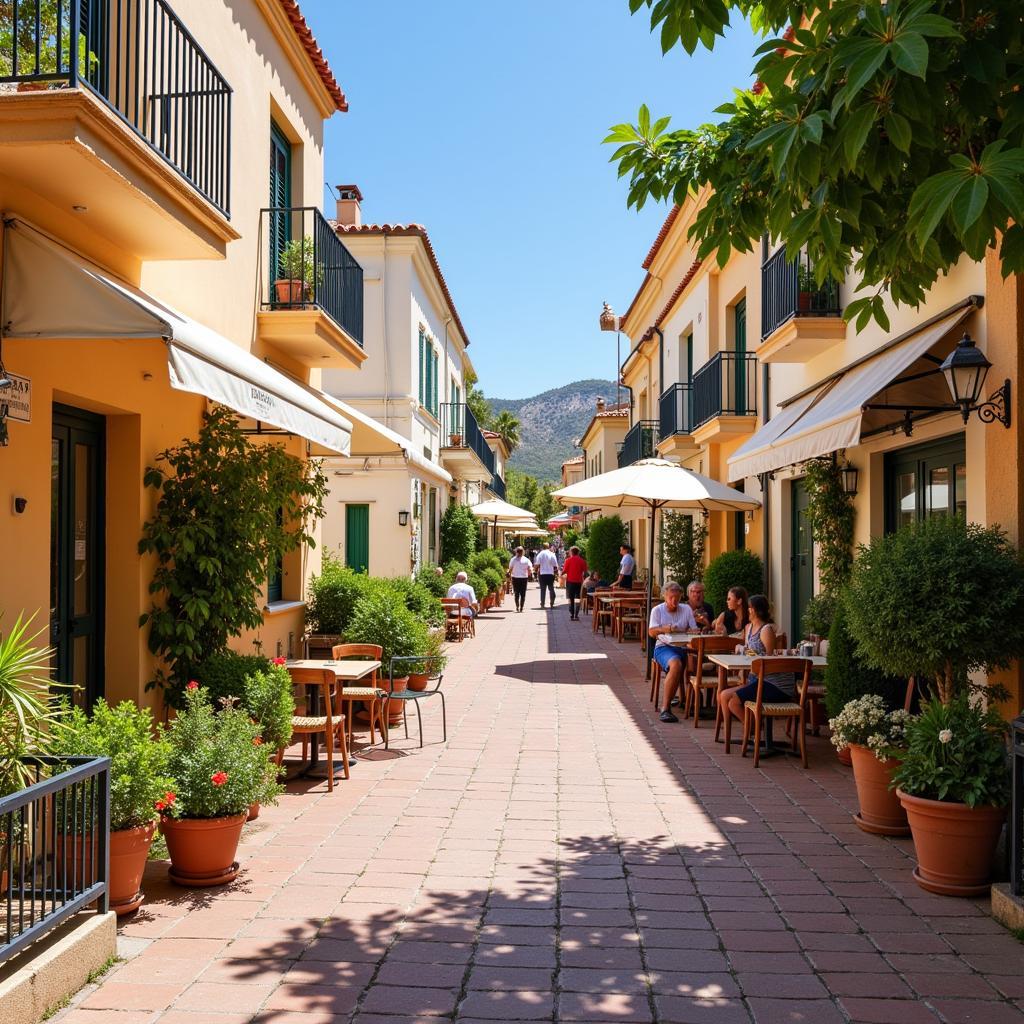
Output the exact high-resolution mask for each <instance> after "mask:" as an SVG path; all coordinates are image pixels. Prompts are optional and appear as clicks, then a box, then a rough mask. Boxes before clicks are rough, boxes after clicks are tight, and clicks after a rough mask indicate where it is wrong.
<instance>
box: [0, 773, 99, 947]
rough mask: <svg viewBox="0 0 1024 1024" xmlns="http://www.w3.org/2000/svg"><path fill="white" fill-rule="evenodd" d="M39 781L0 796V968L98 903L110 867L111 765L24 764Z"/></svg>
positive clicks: (34, 778) (31, 776)
mask: <svg viewBox="0 0 1024 1024" xmlns="http://www.w3.org/2000/svg"><path fill="white" fill-rule="evenodd" d="M24 763H25V767H26V770H27V771H28V772H29V775H30V778H32V779H33V780H34V781H33V782H32V784H31V785H29V786H27V787H26V788H24V789H19V790H18V791H17V792H15V793H12V794H10V795H9V796H4V797H0V963H3V962H4V961H5V960H7V959H9V958H10V957H12V956H14V954H15V953H17V952H19V951H20V950H22V949H24V948H25V946H27V945H28V944H29V943H30V942H35V941H36V940H37V939H39V938H40V937H41V936H43V935H45V934H46V933H47V932H48V931H50V930H51V929H53V928H56V927H57V925H59V924H61V922H63V921H65V920H66V919H67V918H69V917H70V916H71V915H72V914H77V913H78V912H79V911H81V910H84V909H85V908H86V907H88V906H89V905H90V904H93V903H97V902H98V903H99V908H100V910H101V911H102V912H104V913H106V910H107V906H108V895H107V878H108V868H109V863H110V855H109V841H110V759H109V758H106V757H101V758H92V757H63V758H61V757H35V758H26V759H24Z"/></svg>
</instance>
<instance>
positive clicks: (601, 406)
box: [597, 398, 604, 412]
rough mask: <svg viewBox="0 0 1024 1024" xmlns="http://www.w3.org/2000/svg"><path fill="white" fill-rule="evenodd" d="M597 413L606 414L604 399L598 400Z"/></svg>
mask: <svg viewBox="0 0 1024 1024" xmlns="http://www.w3.org/2000/svg"><path fill="white" fill-rule="evenodd" d="M597 411H598V412H604V399H603V398H599V399H598V400H597Z"/></svg>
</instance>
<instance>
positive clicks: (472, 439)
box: [439, 402, 494, 474]
mask: <svg viewBox="0 0 1024 1024" xmlns="http://www.w3.org/2000/svg"><path fill="white" fill-rule="evenodd" d="M439 412H440V420H441V447H442V448H469V449H471V450H472V451H474V452H476V454H477V455H478V456H479V458H480V461H481V462H482V463H483V464H484V465H485V466H486V467H487V471H488V472H489V473H491V474H493V473H494V452H492V451H491V449H490V446H489V445H488V444H487V441H486V439H485V438H484V435H483V433H482V432H481V430H480V427H479V425H478V424H477V422H476V417H475V416H474V415H473V410H472V409H470V407H469V406H468V405H466V403H465V402H442V403H441V406H440V409H439Z"/></svg>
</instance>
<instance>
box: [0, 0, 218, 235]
mask: <svg viewBox="0 0 1024 1024" xmlns="http://www.w3.org/2000/svg"><path fill="white" fill-rule="evenodd" d="M0 12H2V17H3V21H0V82H14V83H17V84H18V85H19V88H22V89H24V88H44V89H45V88H47V87H49V86H54V87H59V86H68V87H70V88H75V87H78V86H82V87H83V88H86V89H88V90H89V91H90V92H92V93H93V94H94V95H96V96H97V97H98V98H99V99H100V100H102V101H103V103H104V104H105V105H106V106H107V107H109V108H110V109H111V110H112V111H113V112H114V113H115V114H117V116H118V117H119V118H121V120H122V121H124V122H125V124H127V125H128V126H129V127H130V128H131V129H132V130H133V131H134V132H135V133H136V134H137V135H139V136H140V137H141V138H142V139H144V140H145V141H146V142H147V143H148V144H149V145H150V146H151V147H152V148H153V149H154V150H156V151H157V152H158V153H159V154H160V155H161V156H162V157H163V158H164V159H165V160H166V161H167V162H168V163H169V164H170V165H171V166H172V167H174V168H175V170H177V171H178V173H179V174H181V175H182V177H184V178H185V179H186V180H187V181H188V182H189V184H190V185H192V187H193V188H195V189H196V191H198V192H199V193H200V194H201V195H203V196H204V197H205V198H206V199H208V200H209V201H210V202H211V203H212V204H213V205H214V206H216V207H217V209H218V210H220V211H221V212H222V213H223V214H225V215H226V216H227V215H229V214H230V211H231V201H230V182H231V87H230V86H229V85H228V83H227V81H226V80H225V78H224V76H223V75H222V74H221V73H220V72H219V71H218V70H217V68H216V67H215V66H214V64H213V62H212V61H211V60H210V58H209V57H208V56H207V55H206V53H205V52H204V51H203V48H202V47H201V46H200V45H199V43H197V42H196V40H195V39H194V38H193V36H192V34H191V33H190V32H189V30H188V29H187V28H186V27H185V26H184V24H182V22H181V20H180V19H179V18H178V16H177V15H176V14H175V13H174V11H173V10H172V9H171V7H170V6H169V5H168V4H167V3H165V0H7V2H6V3H4V4H0Z"/></svg>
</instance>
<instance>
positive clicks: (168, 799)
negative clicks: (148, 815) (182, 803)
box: [153, 793, 178, 811]
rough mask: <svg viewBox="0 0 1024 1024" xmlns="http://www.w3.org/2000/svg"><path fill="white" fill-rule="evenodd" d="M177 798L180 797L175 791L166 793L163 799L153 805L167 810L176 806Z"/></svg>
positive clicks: (159, 809) (158, 808)
mask: <svg viewBox="0 0 1024 1024" xmlns="http://www.w3.org/2000/svg"><path fill="white" fill-rule="evenodd" d="M177 799H178V798H177V796H176V795H175V794H174V793H164V798H163V800H157V801H156V803H155V804H153V806H154V807H155V808H156V809H157V810H158V811H166V810H168V809H170V808H171V807H173V806H174V801H175V800H177Z"/></svg>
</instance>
